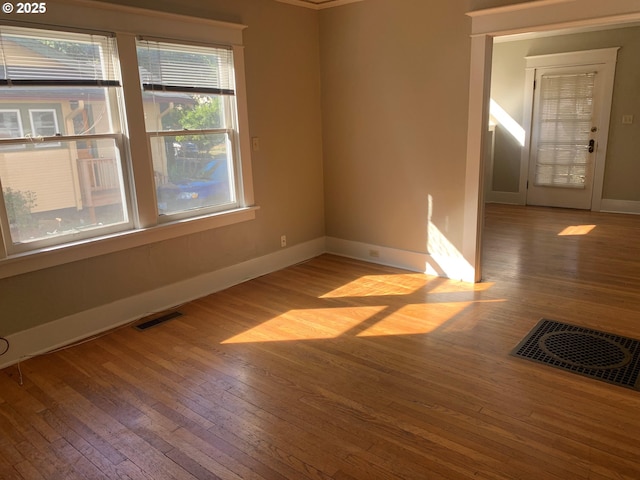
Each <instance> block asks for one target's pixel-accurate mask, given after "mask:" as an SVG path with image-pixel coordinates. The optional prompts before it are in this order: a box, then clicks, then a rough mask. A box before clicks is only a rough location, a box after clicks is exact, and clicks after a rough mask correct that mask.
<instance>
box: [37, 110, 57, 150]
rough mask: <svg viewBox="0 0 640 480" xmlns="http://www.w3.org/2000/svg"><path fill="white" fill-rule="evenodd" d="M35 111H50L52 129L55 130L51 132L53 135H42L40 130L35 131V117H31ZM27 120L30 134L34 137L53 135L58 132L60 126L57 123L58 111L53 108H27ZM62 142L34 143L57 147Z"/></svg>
mask: <svg viewBox="0 0 640 480" xmlns="http://www.w3.org/2000/svg"><path fill="white" fill-rule="evenodd" d="M37 112H50V113H52V114H53V125H54V130H55V132H54V133H53V135H42V134H41V133H40V132H38V131H37V128H36V122H35V119H34V118H33V114H34V113H37ZM29 122H30V123H31V136H32V137H34V138H39V137H53V136H55V135H56V134H57V133H60V126H59V125H58V113H57V112H56V110H55V108H30V109H29ZM61 145H62V144H61V143H60V142H53V143H50V142H49V143H46V144H36V147H38V148H41V147H59V146H61Z"/></svg>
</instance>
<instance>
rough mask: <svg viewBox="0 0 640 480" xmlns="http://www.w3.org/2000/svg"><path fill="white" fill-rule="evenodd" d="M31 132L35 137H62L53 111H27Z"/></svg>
mask: <svg viewBox="0 0 640 480" xmlns="http://www.w3.org/2000/svg"><path fill="white" fill-rule="evenodd" d="M29 116H30V117H31V131H32V132H33V135H34V136H36V137H53V136H55V135H62V133H61V132H60V129H59V128H58V120H57V118H56V111H55V110H29Z"/></svg>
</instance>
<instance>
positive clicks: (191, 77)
mask: <svg viewBox="0 0 640 480" xmlns="http://www.w3.org/2000/svg"><path fill="white" fill-rule="evenodd" d="M137 52H138V63H139V65H140V76H141V80H142V88H143V89H144V90H145V91H156V90H157V91H176V92H193V93H203V94H213V95H234V94H235V88H234V77H233V52H232V51H231V49H230V48H224V47H201V46H194V45H181V44H173V43H165V42H158V41H152V40H144V39H141V40H138V49H137Z"/></svg>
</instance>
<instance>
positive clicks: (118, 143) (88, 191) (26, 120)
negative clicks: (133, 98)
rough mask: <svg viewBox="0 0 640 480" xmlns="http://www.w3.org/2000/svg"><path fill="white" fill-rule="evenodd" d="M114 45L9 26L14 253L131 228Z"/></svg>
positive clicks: (8, 173) (0, 61) (1, 75)
mask: <svg viewBox="0 0 640 480" xmlns="http://www.w3.org/2000/svg"><path fill="white" fill-rule="evenodd" d="M120 90H121V87H120V80H119V75H118V64H117V55H116V50H115V42H114V39H113V38H111V37H110V36H108V35H104V34H85V33H76V32H62V31H53V30H43V29H32V28H21V27H12V26H0V183H1V186H2V195H1V196H0V225H1V226H2V239H3V243H4V248H5V250H6V252H5V254H9V255H10V254H15V253H20V252H25V251H29V250H34V249H37V248H42V247H46V246H50V245H54V244H61V243H67V242H71V241H76V240H82V239H86V238H90V237H95V236H98V235H105V234H107V233H113V232H115V231H122V230H125V229H128V228H130V226H131V222H130V221H129V218H130V212H129V207H128V202H127V197H128V193H127V188H126V186H125V185H126V182H125V172H126V170H127V167H126V166H125V165H123V155H121V151H122V150H123V135H122V129H121V122H120V118H121V108H120V103H119V97H121V92H120Z"/></svg>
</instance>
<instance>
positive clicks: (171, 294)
mask: <svg viewBox="0 0 640 480" xmlns="http://www.w3.org/2000/svg"><path fill="white" fill-rule="evenodd" d="M325 251H326V249H325V238H324V237H321V238H317V239H315V240H311V241H309V242H305V243H302V244H299V245H293V246H291V247H288V248H283V249H282V250H279V251H277V252H274V253H271V254H268V255H264V256H262V257H258V258H254V259H251V260H247V261H246V262H242V263H239V264H237V265H232V266H230V267H226V268H222V269H220V270H216V271H214V272H211V273H207V274H204V275H200V276H198V277H194V278H190V279H188V280H184V281H181V282H178V283H174V284H172V285H167V286H164V287H161V288H159V289H157V290H153V291H150V292H144V293H141V294H139V295H135V296H133V297H129V298H124V299H121V300H117V301H115V302H113V303H110V304H107V305H102V306H100V307H96V308H92V309H91V310H86V311H84V312H79V313H76V314H73V315H69V316H68V317H64V318H60V319H58V320H55V321H53V322H49V323H46V324H44V325H39V326H37V327H34V328H30V329H28V330H24V331H21V332H18V333H15V334H13V335H8V336H7V340H8V341H9V345H10V347H9V351H7V353H6V354H5V355H3V356H2V357H0V368H4V367H8V366H10V365H13V364H15V363H17V362H19V361H21V360H24V359H27V358H29V357H32V356H36V355H39V354H43V353H46V352H49V351H51V350H54V349H56V348H59V347H63V346H65V345H69V344H72V343H75V342H77V341H80V340H82V339H85V338H88V337H91V336H93V335H97V334H99V333H102V332H105V331H108V330H111V329H113V328H116V327H119V326H121V325H126V324H127V323H131V322H133V321H135V320H137V319H140V318H142V317H145V316H147V315H150V314H152V313H154V312H161V311H164V310H168V309H170V308H172V307H174V306H176V305H180V304H182V303H185V302H188V301H191V300H195V299H197V298H201V297H204V296H206V295H209V294H211V293H214V292H217V291H220V290H224V289H225V288H228V287H231V286H233V285H237V284H239V283H242V282H245V281H247V280H250V279H252V278H257V277H260V276H262V275H266V274H268V273H271V272H275V271H277V270H281V269H283V268H286V267H288V266H291V265H295V264H296V263H300V262H303V261H305V260H309V259H311V258H313V257H317V256H318V255H321V254H323V253H324V252H325Z"/></svg>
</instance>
